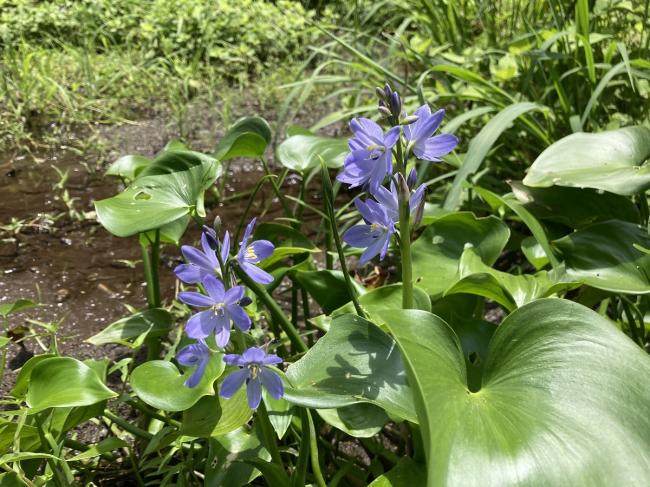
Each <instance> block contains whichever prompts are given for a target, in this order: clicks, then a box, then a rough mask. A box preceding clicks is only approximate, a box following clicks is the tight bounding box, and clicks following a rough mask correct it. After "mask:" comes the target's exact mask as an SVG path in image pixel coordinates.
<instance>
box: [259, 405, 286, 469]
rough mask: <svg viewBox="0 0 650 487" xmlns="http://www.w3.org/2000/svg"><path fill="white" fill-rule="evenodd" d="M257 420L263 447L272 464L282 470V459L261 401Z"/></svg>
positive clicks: (264, 406)
mask: <svg viewBox="0 0 650 487" xmlns="http://www.w3.org/2000/svg"><path fill="white" fill-rule="evenodd" d="M257 420H258V421H259V425H260V428H261V429H262V434H263V435H264V443H265V446H266V448H267V449H268V451H269V453H270V454H271V460H272V461H273V463H276V464H278V465H279V466H280V467H282V468H283V469H284V465H283V464H282V457H281V456H280V450H278V443H277V441H276V436H275V431H274V430H273V425H272V424H271V421H270V420H269V414H268V412H267V411H266V405H265V404H264V401H263V400H262V401H261V402H260V405H259V407H258V408H257Z"/></svg>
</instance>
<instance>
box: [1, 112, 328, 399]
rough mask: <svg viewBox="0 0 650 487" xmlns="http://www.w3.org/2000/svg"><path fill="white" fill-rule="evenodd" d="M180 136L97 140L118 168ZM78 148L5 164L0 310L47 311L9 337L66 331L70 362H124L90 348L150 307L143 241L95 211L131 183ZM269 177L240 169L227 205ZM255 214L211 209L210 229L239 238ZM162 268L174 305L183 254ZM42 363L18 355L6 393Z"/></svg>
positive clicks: (137, 129)
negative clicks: (119, 231)
mask: <svg viewBox="0 0 650 487" xmlns="http://www.w3.org/2000/svg"><path fill="white" fill-rule="evenodd" d="M253 113H254V112H253ZM203 120H204V122H205V125H204V126H203V127H206V126H207V127H208V128H207V129H206V128H202V129H201V130H199V131H196V132H195V133H193V134H191V135H192V138H191V144H192V148H194V149H196V150H200V151H209V150H210V148H211V147H212V146H213V144H214V142H215V141H216V140H218V134H219V133H223V127H218V126H217V125H218V124H217V123H216V122H215V121H214V120H210V119H209V117H206V118H204V119H203ZM305 125H307V124H306V123H305ZM175 135H176V134H174V132H173V131H171V130H169V129H167V128H166V125H165V123H163V122H162V121H161V120H158V119H152V120H143V121H140V122H138V123H130V124H124V125H121V126H112V127H106V128H102V129H101V130H100V131H99V132H98V133H97V134H95V136H94V138H95V140H96V143H97V144H98V146H99V147H103V151H102V152H104V153H105V158H104V159H105V161H106V162H110V161H112V160H115V159H116V158H117V157H119V156H120V155H124V154H141V155H146V156H147V155H148V156H152V155H154V154H155V153H157V152H158V151H159V150H161V149H162V148H163V147H164V145H165V144H166V142H167V141H168V140H170V139H171V138H174V137H175ZM76 137H78V138H83V137H88V135H87V134H77V136H76ZM68 142H69V143H68V144H60V145H58V147H57V148H55V149H50V150H47V151H41V152H39V151H35V152H34V153H33V154H32V155H27V154H23V155H4V156H2V155H0V227H1V228H2V229H1V230H0V302H12V301H15V300H17V299H20V298H28V299H32V300H33V301H36V302H38V303H41V306H39V307H38V308H36V309H32V310H29V311H25V312H22V313H19V314H16V315H12V316H11V317H10V319H9V323H8V328H9V329H12V330H17V331H20V328H21V326H22V325H25V324H26V320H27V319H34V320H40V321H43V322H47V323H51V322H59V321H60V323H61V324H60V327H59V333H58V334H57V336H58V339H59V348H60V351H61V352H62V353H63V354H66V355H71V356H75V357H78V358H89V357H111V358H113V359H116V358H119V357H120V355H122V354H124V353H126V350H125V349H123V348H122V347H119V346H111V345H107V346H104V347H95V346H93V345H90V344H89V343H86V342H85V341H84V340H86V339H87V338H88V337H90V336H92V335H93V334H95V333H97V332H99V331H100V330H102V329H103V328H104V327H105V326H106V325H108V324H110V323H112V322H113V321H115V320H117V319H119V318H121V317H123V316H125V315H127V314H128V310H127V309H126V305H131V306H133V307H136V308H141V307H143V306H145V304H146V301H145V292H144V282H143V273H142V266H141V263H140V248H139V245H138V242H137V238H135V237H131V238H117V237H113V236H112V235H110V234H109V233H108V232H106V231H105V230H104V229H103V228H102V227H101V226H100V225H99V224H98V223H97V222H96V221H95V219H94V207H93V202H94V201H96V200H99V199H102V198H106V197H109V196H112V195H114V194H116V193H117V192H119V191H120V190H121V189H122V186H121V183H120V181H119V180H117V179H116V178H105V177H103V176H102V174H103V170H104V169H105V165H106V162H105V163H102V162H101V161H98V155H97V154H98V153H97V151H95V150H92V149H91V150H88V151H84V152H81V153H80V151H79V150H75V149H72V148H70V146H75V145H78V144H75V140H70V141H68ZM66 173H67V178H66V179H65V183H64V184H63V183H61V181H62V174H66ZM262 175H263V168H262V167H261V164H258V163H253V162H251V161H234V162H233V163H232V164H231V165H230V168H229V170H228V172H227V179H226V181H227V184H226V188H225V190H226V191H225V194H226V196H228V195H230V196H232V195H233V194H235V193H239V192H242V191H245V190H246V189H249V188H252V187H253V186H255V184H256V183H257V181H258V180H259V178H260V177H261V176H262ZM296 184H297V182H296V181H295V180H292V179H290V178H289V179H288V180H287V181H286V183H285V188H283V191H295V190H297V188H296ZM65 191H67V195H66V194H65V193H64V192H65ZM318 196H319V195H318V194H315V193H314V194H313V198H315V199H317V198H318ZM270 198H272V195H271V192H270V190H269V189H266V190H264V191H262V193H261V194H260V196H259V200H258V203H257V204H256V205H255V206H254V207H253V210H252V211H253V212H255V213H259V211H260V210H261V209H262V208H263V206H264V202H266V201H268V200H269V199H270ZM66 201H67V204H66ZM245 204H246V200H245V199H244V200H242V199H234V200H231V201H229V202H227V203H225V204H218V203H216V202H213V203H212V204H209V203H208V205H207V207H208V208H212V211H211V212H210V214H209V215H208V218H207V219H206V221H208V222H210V221H212V220H213V219H214V217H215V216H216V215H219V216H221V218H222V220H223V221H224V224H225V225H226V226H227V227H230V228H231V229H232V228H233V227H234V226H235V225H236V224H237V223H238V222H239V218H240V216H241V212H242V211H243V208H244V207H245ZM276 213H277V214H278V215H279V208H277V207H276V206H275V205H272V206H271V210H270V211H269V213H267V215H266V218H270V217H272V216H275V215H276ZM197 238H198V231H197V230H196V229H195V228H192V227H190V230H189V231H188V233H187V234H186V236H185V238H184V241H186V242H187V243H193V242H194V241H196V239H197ZM161 262H162V266H163V268H162V269H161V272H160V275H161V293H162V296H163V299H166V300H167V302H169V300H170V299H172V298H173V296H174V292H175V285H176V284H175V279H174V276H173V273H172V269H173V268H174V266H175V265H176V264H177V263H179V262H180V260H179V253H178V250H177V249H176V248H174V247H167V248H166V249H163V252H162V256H161ZM18 336H20V335H19V334H18ZM35 353H41V350H39V349H38V346H37V345H36V343H35V342H34V341H33V340H30V341H29V342H27V343H26V344H25V345H24V346H23V345H18V344H15V343H14V344H12V345H10V349H9V356H8V364H7V371H6V376H5V380H4V383H3V385H2V392H6V391H7V390H8V389H9V388H10V387H11V384H12V383H13V382H14V379H15V372H14V371H15V370H16V369H17V368H19V367H20V366H21V365H22V364H23V363H24V362H25V361H26V360H27V359H29V358H30V357H31V356H32V355H33V354H35Z"/></svg>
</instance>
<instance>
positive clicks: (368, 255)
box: [359, 235, 390, 265]
mask: <svg viewBox="0 0 650 487" xmlns="http://www.w3.org/2000/svg"><path fill="white" fill-rule="evenodd" d="M382 237H383V238H382ZM382 237H380V238H377V239H375V240H374V241H373V242H372V244H371V245H369V246H368V248H367V249H366V250H365V252H364V253H363V254H361V257H359V263H360V264H361V265H363V264H365V263H366V262H368V261H369V260H370V259H372V258H373V257H375V256H376V255H378V254H379V253H380V252H382V250H383V249H384V248H385V247H386V241H387V240H388V239H389V238H390V236H389V235H384V236H382Z"/></svg>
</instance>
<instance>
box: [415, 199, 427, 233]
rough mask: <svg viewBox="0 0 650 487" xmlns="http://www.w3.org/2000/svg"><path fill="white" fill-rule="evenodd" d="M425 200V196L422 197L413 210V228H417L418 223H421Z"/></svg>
mask: <svg viewBox="0 0 650 487" xmlns="http://www.w3.org/2000/svg"><path fill="white" fill-rule="evenodd" d="M425 192H426V191H425ZM425 200H426V198H425V196H424V195H422V199H421V200H420V203H419V204H418V207H417V208H416V209H415V216H414V217H413V228H417V227H418V226H420V223H421V222H422V217H423V216H424V203H425Z"/></svg>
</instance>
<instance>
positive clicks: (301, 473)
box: [291, 408, 310, 487]
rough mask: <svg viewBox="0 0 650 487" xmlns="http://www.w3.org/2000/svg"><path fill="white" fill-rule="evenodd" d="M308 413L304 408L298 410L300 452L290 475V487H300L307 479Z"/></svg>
mask: <svg viewBox="0 0 650 487" xmlns="http://www.w3.org/2000/svg"><path fill="white" fill-rule="evenodd" d="M308 413H309V411H308V410H307V409H306V408H300V424H301V428H300V429H301V432H300V433H301V434H300V437H299V445H300V450H299V452H298V460H297V461H296V467H295V469H294V471H293V475H292V479H291V480H292V486H293V487H302V486H303V485H305V484H306V481H305V480H306V477H307V461H308V460H309V451H310V449H309V447H308V446H307V445H308V443H310V436H309V420H308V419H307V414H308Z"/></svg>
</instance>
